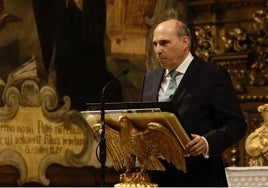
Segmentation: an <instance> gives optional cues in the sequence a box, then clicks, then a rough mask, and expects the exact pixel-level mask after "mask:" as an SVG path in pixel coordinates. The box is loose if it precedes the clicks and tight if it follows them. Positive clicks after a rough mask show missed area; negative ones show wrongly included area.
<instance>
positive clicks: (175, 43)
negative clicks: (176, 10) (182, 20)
mask: <svg viewBox="0 0 268 188" xmlns="http://www.w3.org/2000/svg"><path fill="white" fill-rule="evenodd" d="M176 31H177V30H176V24H175V22H174V21H172V20H169V21H165V22H162V23H160V24H159V25H158V26H157V27H156V28H155V30H154V35H153V44H154V50H155V53H156V56H157V58H158V60H159V62H160V64H161V66H163V67H164V68H166V69H169V70H173V69H175V68H177V67H178V66H179V65H180V64H181V63H182V61H183V60H184V59H185V57H186V55H187V54H188V53H187V54H186V50H187V43H185V36H183V37H178V36H177V33H176Z"/></svg>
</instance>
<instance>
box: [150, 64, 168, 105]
mask: <svg viewBox="0 0 268 188" xmlns="http://www.w3.org/2000/svg"><path fill="white" fill-rule="evenodd" d="M164 71H165V69H164V68H162V67H160V68H159V69H157V70H156V71H155V74H153V75H152V81H151V84H152V90H151V93H152V95H153V100H154V101H157V100H158V92H159V88H160V85H161V82H162V78H163V75H164Z"/></svg>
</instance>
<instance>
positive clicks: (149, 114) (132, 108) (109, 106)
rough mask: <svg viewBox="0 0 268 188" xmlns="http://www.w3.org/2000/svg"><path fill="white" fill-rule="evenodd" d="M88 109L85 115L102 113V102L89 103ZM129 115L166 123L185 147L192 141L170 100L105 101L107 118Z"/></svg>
mask: <svg viewBox="0 0 268 188" xmlns="http://www.w3.org/2000/svg"><path fill="white" fill-rule="evenodd" d="M86 105H87V108H88V110H87V111H82V112H81V113H82V114H83V115H84V116H87V115H89V114H91V115H100V113H101V104H100V103H87V104H86ZM122 114H124V115H127V116H128V117H129V118H130V119H132V120H133V121H136V122H138V123H140V122H150V121H159V122H161V123H162V124H164V125H165V126H166V127H167V128H168V129H169V130H170V131H171V132H173V134H174V135H175V137H176V138H177V139H178V140H179V141H180V142H181V144H182V145H183V147H185V145H186V144H187V143H188V142H189V141H190V138H191V136H190V134H189V132H188V131H187V130H185V128H184V127H183V122H182V121H181V120H180V117H179V115H178V114H176V113H174V110H173V106H172V104H171V103H170V102H112V103H105V116H106V120H108V121H109V119H111V118H113V119H114V120H112V121H114V122H115V121H116V120H115V119H116V118H117V117H118V116H119V115H122Z"/></svg>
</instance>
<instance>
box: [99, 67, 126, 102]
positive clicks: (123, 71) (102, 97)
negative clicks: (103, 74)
mask: <svg viewBox="0 0 268 188" xmlns="http://www.w3.org/2000/svg"><path fill="white" fill-rule="evenodd" d="M128 73H129V69H128V68H127V67H125V68H124V69H123V70H122V71H121V73H120V74H118V75H117V76H116V77H114V79H112V80H111V81H110V82H108V83H107V84H106V85H105V86H104V87H103V89H102V95H101V99H102V100H104V95H105V91H106V88H107V87H108V86H109V85H110V84H111V83H113V82H114V81H115V80H116V79H118V78H119V77H121V76H122V75H125V74H128Z"/></svg>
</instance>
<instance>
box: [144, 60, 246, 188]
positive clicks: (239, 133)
mask: <svg viewBox="0 0 268 188" xmlns="http://www.w3.org/2000/svg"><path fill="white" fill-rule="evenodd" d="M163 74H164V68H162V67H159V68H157V69H155V70H153V71H150V72H148V73H146V74H145V76H144V79H143V84H142V89H141V100H142V101H157V100H158V90H159V87H160V85H161V81H162V78H163ZM171 103H172V105H173V108H174V113H175V114H176V115H178V117H179V119H180V121H181V123H182V125H183V126H184V127H185V130H186V131H187V132H188V134H191V133H194V134H198V135H201V136H204V137H205V138H206V139H207V141H208V144H209V151H210V157H209V158H208V159H205V158H204V157H203V156H198V157H188V158H186V162H187V171H188V172H187V174H183V173H181V172H179V171H178V170H176V169H173V170H171V171H172V172H171V173H172V176H174V178H173V177H171V175H170V174H169V172H168V170H170V168H171V169H172V168H173V167H170V166H167V171H166V172H165V173H162V175H163V176H165V177H162V176H161V177H158V179H160V180H163V179H164V178H166V179H168V180H167V181H165V182H158V181H157V183H158V184H160V186H227V184H226V177H225V172H224V164H223V161H222V158H221V152H223V151H224V150H225V149H227V148H228V147H230V146H232V145H233V144H235V143H236V142H237V141H239V140H240V139H241V138H242V137H243V136H244V134H245V133H246V129H247V125H246V123H245V120H244V117H243V114H242V111H241V108H240V104H239V101H238V100H237V96H236V93H235V91H234V89H233V85H232V83H231V79H230V77H229V74H228V73H227V71H226V70H225V69H223V68H222V67H220V66H218V65H216V64H212V63H206V62H203V61H202V60H201V59H199V58H194V60H193V61H192V62H191V64H190V65H189V67H188V69H187V71H186V73H185V75H184V77H183V79H182V80H181V82H180V84H179V86H178V88H177V90H176V92H175V93H174V95H173V97H172V98H171ZM160 174H161V173H160ZM177 176H178V177H177ZM153 181H156V180H153Z"/></svg>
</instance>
